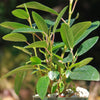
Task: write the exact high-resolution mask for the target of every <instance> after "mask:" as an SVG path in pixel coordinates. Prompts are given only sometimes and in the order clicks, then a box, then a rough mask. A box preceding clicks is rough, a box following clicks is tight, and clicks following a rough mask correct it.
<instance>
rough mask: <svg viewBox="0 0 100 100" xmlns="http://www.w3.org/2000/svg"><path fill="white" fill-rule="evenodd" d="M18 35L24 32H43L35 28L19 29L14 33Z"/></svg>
mask: <svg viewBox="0 0 100 100" xmlns="http://www.w3.org/2000/svg"><path fill="white" fill-rule="evenodd" d="M16 32H17V33H18V32H22V33H34V32H35V33H36V32H43V31H41V30H39V29H34V28H18V29H15V30H13V31H12V33H16Z"/></svg>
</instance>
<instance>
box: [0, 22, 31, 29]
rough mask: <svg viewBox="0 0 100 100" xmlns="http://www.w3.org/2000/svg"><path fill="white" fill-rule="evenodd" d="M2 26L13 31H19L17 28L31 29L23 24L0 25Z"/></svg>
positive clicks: (8, 23) (4, 23)
mask: <svg viewBox="0 0 100 100" xmlns="http://www.w3.org/2000/svg"><path fill="white" fill-rule="evenodd" d="M0 26H2V27H5V28H9V29H11V30H14V29H17V28H23V27H24V28H30V27H29V26H27V25H24V24H21V23H17V22H9V21H8V22H3V23H0Z"/></svg>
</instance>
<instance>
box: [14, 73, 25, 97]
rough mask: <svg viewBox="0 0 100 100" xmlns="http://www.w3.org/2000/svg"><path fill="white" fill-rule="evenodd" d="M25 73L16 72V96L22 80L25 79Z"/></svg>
mask: <svg viewBox="0 0 100 100" xmlns="http://www.w3.org/2000/svg"><path fill="white" fill-rule="evenodd" d="M25 74H26V72H18V73H17V75H16V77H15V84H14V90H15V92H16V94H17V95H19V92H20V89H21V86H22V83H23V80H24V78H25Z"/></svg>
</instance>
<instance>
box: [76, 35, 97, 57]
mask: <svg viewBox="0 0 100 100" xmlns="http://www.w3.org/2000/svg"><path fill="white" fill-rule="evenodd" d="M98 39H99V37H98V36H96V37H93V38H90V39H88V40H86V41H85V42H83V43H82V44H81V46H80V47H79V48H78V50H77V55H78V56H81V55H82V54H84V53H86V52H87V51H88V50H90V49H91V48H92V47H93V46H94V45H95V44H96V42H97V41H98Z"/></svg>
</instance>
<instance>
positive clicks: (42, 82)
mask: <svg viewBox="0 0 100 100" xmlns="http://www.w3.org/2000/svg"><path fill="white" fill-rule="evenodd" d="M49 83H50V80H49V77H48V76H43V77H41V78H40V79H39V80H38V82H37V85H36V90H37V93H38V94H39V96H40V98H41V99H42V100H43V99H44V97H45V96H46V93H47V89H48V86H49Z"/></svg>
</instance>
